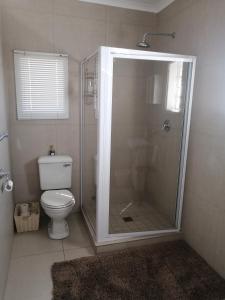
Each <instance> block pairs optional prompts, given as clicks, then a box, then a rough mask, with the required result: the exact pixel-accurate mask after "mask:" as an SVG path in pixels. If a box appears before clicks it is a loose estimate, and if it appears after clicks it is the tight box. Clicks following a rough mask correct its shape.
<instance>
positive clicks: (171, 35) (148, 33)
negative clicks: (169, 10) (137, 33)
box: [143, 32, 176, 41]
mask: <svg viewBox="0 0 225 300" xmlns="http://www.w3.org/2000/svg"><path fill="white" fill-rule="evenodd" d="M148 36H170V37H172V38H173V39H174V38H175V36H176V33H175V32H171V33H160V32H159V33H153V32H146V33H145V34H144V35H143V41H145V40H146V39H147V37H148Z"/></svg>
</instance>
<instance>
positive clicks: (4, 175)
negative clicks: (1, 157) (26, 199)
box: [0, 168, 13, 192]
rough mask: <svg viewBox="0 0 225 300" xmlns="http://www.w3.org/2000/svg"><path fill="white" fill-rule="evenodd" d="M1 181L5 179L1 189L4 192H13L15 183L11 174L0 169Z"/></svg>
mask: <svg viewBox="0 0 225 300" xmlns="http://www.w3.org/2000/svg"><path fill="white" fill-rule="evenodd" d="M1 179H5V180H4V181H3V183H2V187H1V190H2V192H11V191H12V190H13V181H12V180H11V179H10V174H9V172H5V171H4V170H3V169H1V168H0V180H1Z"/></svg>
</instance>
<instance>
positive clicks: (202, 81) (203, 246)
mask: <svg viewBox="0 0 225 300" xmlns="http://www.w3.org/2000/svg"><path fill="white" fill-rule="evenodd" d="M224 11H225V1H223V0H218V1H212V0H198V1H195V0H194V1H193V0H177V1H175V2H174V3H173V4H172V5H170V6H169V7H168V8H167V9H165V10H164V11H163V12H161V13H160V14H159V16H158V30H159V31H162V32H163V31H176V39H175V40H171V41H170V40H163V39H162V40H160V43H158V47H159V50H160V51H169V52H176V53H182V54H191V55H196V56H197V69H196V78H195V89H194V99H193V109H192V122H191V132H190V144H189V153H188V161H187V176H186V186H185V197H184V216H183V229H184V236H185V238H186V240H187V241H188V242H189V243H190V244H191V246H192V247H194V249H196V250H197V251H198V252H199V253H200V254H201V255H202V256H203V257H204V258H205V259H206V260H207V261H208V262H209V263H210V264H211V265H212V267H213V268H214V269H216V270H217V271H218V272H219V273H220V274H221V275H223V276H224V277H225V239H224V235H225V142H224V136H225V85H224V78H225V60H224V53H225V39H224V38H223V36H224V28H225V18H224Z"/></svg>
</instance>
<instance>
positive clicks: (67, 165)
mask: <svg viewBox="0 0 225 300" xmlns="http://www.w3.org/2000/svg"><path fill="white" fill-rule="evenodd" d="M70 166H71V164H64V165H63V167H64V168H67V167H70Z"/></svg>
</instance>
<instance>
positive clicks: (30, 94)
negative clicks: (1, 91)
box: [14, 51, 69, 120]
mask: <svg viewBox="0 0 225 300" xmlns="http://www.w3.org/2000/svg"><path fill="white" fill-rule="evenodd" d="M14 64H15V81H16V100H17V117H18V119H19V120H20V119H67V118H68V117H69V103H68V102H69V101H68V56H67V55H60V54H52V53H38V52H23V51H14Z"/></svg>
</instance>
